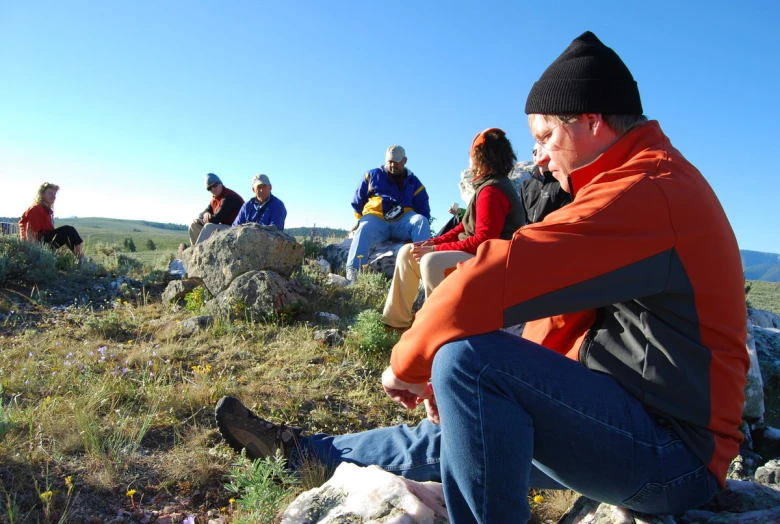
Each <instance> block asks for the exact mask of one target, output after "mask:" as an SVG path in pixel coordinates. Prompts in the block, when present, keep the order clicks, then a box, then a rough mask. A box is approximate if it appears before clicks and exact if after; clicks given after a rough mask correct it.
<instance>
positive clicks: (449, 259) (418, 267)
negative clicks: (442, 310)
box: [384, 244, 474, 329]
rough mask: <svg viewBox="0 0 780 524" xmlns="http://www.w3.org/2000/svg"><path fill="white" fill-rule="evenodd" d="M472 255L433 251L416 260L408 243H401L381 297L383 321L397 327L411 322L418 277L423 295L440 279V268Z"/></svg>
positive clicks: (429, 293) (442, 278)
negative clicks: (385, 298) (382, 297)
mask: <svg viewBox="0 0 780 524" xmlns="http://www.w3.org/2000/svg"><path fill="white" fill-rule="evenodd" d="M471 258H474V255H472V254H470V253H466V252H464V251H438V252H436V251H434V252H433V253H428V254H427V255H425V256H423V257H422V258H421V259H420V262H417V261H416V260H415V259H414V257H413V256H412V244H406V245H404V246H403V247H402V248H401V249H400V250H399V251H398V258H397V259H396V261H395V272H394V274H393V283H392V284H391V285H390V293H389V294H388V295H387V300H386V301H385V310H384V317H385V324H387V325H388V326H392V327H397V328H402V329H404V328H408V327H409V326H411V325H412V306H414V301H415V299H416V298H417V292H418V290H419V288H420V281H421V280H422V283H423V287H424V288H425V298H426V299H427V298H428V297H429V296H431V293H433V290H434V288H436V286H438V285H439V284H441V282H442V280H444V271H445V270H447V269H451V268H454V267H455V266H456V265H457V264H458V262H465V261H466V260H469V259H471Z"/></svg>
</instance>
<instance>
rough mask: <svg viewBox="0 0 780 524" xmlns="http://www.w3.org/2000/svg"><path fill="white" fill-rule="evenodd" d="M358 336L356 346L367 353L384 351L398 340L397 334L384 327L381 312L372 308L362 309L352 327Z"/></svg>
mask: <svg viewBox="0 0 780 524" xmlns="http://www.w3.org/2000/svg"><path fill="white" fill-rule="evenodd" d="M352 330H353V331H354V332H355V334H356V335H357V337H358V347H360V350H361V351H364V352H366V353H369V354H379V353H385V352H387V351H389V350H390V349H392V347H393V346H394V345H395V343H396V342H398V338H399V335H398V333H397V332H396V331H394V330H388V329H386V328H385V324H384V322H383V319H382V314H381V313H380V312H378V311H375V310H373V309H367V310H365V311H362V312H361V313H360V314H359V315H358V316H357V320H356V322H355V325H354V326H353V327H352Z"/></svg>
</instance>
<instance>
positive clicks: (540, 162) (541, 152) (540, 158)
mask: <svg viewBox="0 0 780 524" xmlns="http://www.w3.org/2000/svg"><path fill="white" fill-rule="evenodd" d="M534 163H535V164H536V165H537V166H546V165H547V164H549V163H550V155H549V153H547V150H546V149H545V148H543V147H542V146H536V155H535V156H534Z"/></svg>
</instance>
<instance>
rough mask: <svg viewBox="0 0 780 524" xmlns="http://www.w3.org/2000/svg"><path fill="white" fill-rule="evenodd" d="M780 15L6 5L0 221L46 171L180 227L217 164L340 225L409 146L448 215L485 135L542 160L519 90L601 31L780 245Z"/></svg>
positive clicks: (740, 227) (751, 235)
mask: <svg viewBox="0 0 780 524" xmlns="http://www.w3.org/2000/svg"><path fill="white" fill-rule="evenodd" d="M778 23H780V3H779V2H774V1H769V0H767V1H763V2H755V1H754V2H739V3H738V2H732V1H709V2H693V1H692V2H677V1H676V2H671V1H670V2H666V1H659V2H654V3H652V4H648V3H646V2H643V3H634V2H631V3H629V2H600V1H589V2H582V1H573V2H569V1H558V2H546V3H531V2H522V1H519V0H516V1H508V2H497V1H484V2H476V1H473V2H472V1H469V2H461V1H448V2H438V1H419V0H418V1H413V2H412V1H410V2H406V1H398V2H392V3H390V2H357V1H349V2H347V1H334V2H322V1H306V2H304V1H296V2H258V1H252V2H241V1H232V2H203V1H187V2H184V1H166V2H146V1H136V2H97V1H94V2H78V1H69V2H34V1H31V2H11V1H4V0H0V182H2V190H0V215H2V216H18V215H19V214H21V213H22V212H23V211H24V209H25V208H26V207H27V206H28V205H29V203H30V201H31V199H32V197H33V194H34V192H35V189H36V188H37V186H38V185H39V184H40V183H41V182H43V181H51V182H55V183H57V184H59V185H60V186H61V187H62V189H61V190H60V194H59V198H58V202H57V206H56V215H57V216H59V217H66V216H72V215H76V216H104V217H116V218H132V219H144V220H153V221H160V222H175V223H189V221H190V220H191V219H192V218H193V217H194V216H195V215H196V214H197V213H198V212H199V211H201V210H202V209H203V208H204V207H205V205H206V204H207V202H208V198H209V195H208V194H207V193H206V191H205V188H204V186H203V176H204V175H205V174H206V173H208V172H214V173H217V174H218V175H219V176H220V177H221V178H222V180H223V181H224V182H225V184H226V185H227V186H228V187H230V188H232V189H235V190H237V191H238V192H240V193H241V194H242V195H243V196H244V197H245V198H248V197H249V196H251V191H250V181H251V178H252V175H253V174H255V173H258V172H262V173H266V174H267V175H269V177H270V178H271V181H272V183H273V190H274V194H275V195H276V196H278V197H279V198H281V199H282V200H283V201H284V202H285V204H286V206H287V209H288V217H287V225H288V227H293V226H304V225H312V224H315V223H316V224H317V225H319V226H330V227H344V228H350V227H352V225H353V224H354V218H353V215H352V210H351V208H350V205H349V202H350V199H351V196H352V193H353V191H354V190H355V187H356V186H357V184H358V181H359V180H360V177H361V175H362V174H363V173H364V172H365V171H366V170H368V169H370V168H373V167H376V166H378V165H380V164H381V163H382V162H383V160H384V151H385V149H386V148H387V147H388V146H389V145H391V144H395V143H399V144H401V145H403V146H404V147H405V148H406V150H407V155H408V157H409V164H408V167H409V168H411V169H412V170H413V171H414V172H415V173H416V174H417V175H418V176H419V177H420V179H421V180H422V181H423V183H424V184H425V185H426V187H427V188H428V192H429V193H430V195H431V207H432V210H433V216H435V217H437V219H438V220H437V222H436V223H435V224H434V229H438V227H439V226H441V225H442V223H443V222H444V221H445V220H446V219H447V211H446V210H447V208H448V207H449V205H450V204H451V203H452V202H455V201H460V195H459V192H458V189H457V182H458V179H459V173H460V171H461V170H462V169H464V168H465V167H466V166H467V165H468V149H469V145H470V143H471V139H472V137H473V136H474V134H475V133H476V132H478V131H481V130H482V129H485V128H487V127H494V126H495V127H501V128H503V129H504V130H505V131H507V133H508V136H509V138H510V139H511V140H512V142H513V144H514V146H515V150H516V151H517V154H518V158H519V159H520V160H530V156H531V155H530V150H531V146H532V140H531V137H530V134H529V132H528V126H527V120H526V116H525V114H524V112H523V109H524V106H525V99H526V96H527V94H528V91H529V89H530V87H531V85H532V84H533V82H534V81H536V80H537V79H538V78H539V76H540V75H541V73H542V72H543V71H544V69H545V68H546V67H547V66H548V65H549V64H550V63H551V62H552V61H553V60H554V59H555V58H556V57H557V56H558V55H559V54H560V53H561V52H562V51H563V50H564V49H565V48H566V47H567V46H568V44H569V43H570V42H571V40H572V39H573V38H575V37H577V36H578V35H579V34H581V33H582V32H583V31H585V30H591V31H593V32H595V33H596V35H597V36H598V37H599V38H600V39H601V40H602V41H603V42H604V43H605V44H606V45H608V46H610V47H612V48H613V49H615V50H616V51H617V53H618V54H619V55H620V56H621V57H622V58H623V60H624V61H625V62H626V64H627V65H628V67H629V69H631V71H632V73H633V75H634V77H635V79H636V80H637V82H638V83H639V89H640V93H641V95H642V102H643V105H644V108H645V113H646V114H647V115H648V117H650V118H652V119H657V120H659V121H660V123H661V126H662V128H663V129H664V131H665V132H666V134H667V135H668V136H669V137H670V138H671V140H672V142H673V144H674V145H675V146H676V147H677V148H678V149H680V150H681V152H682V153H683V154H684V155H685V156H686V157H687V158H688V159H689V160H690V161H691V162H693V163H694V164H695V165H696V166H697V167H698V168H699V169H700V170H701V171H702V173H703V174H704V175H705V177H706V178H707V179H708V180H709V182H710V184H711V185H712V186H713V188H714V190H715V192H716V194H717V195H718V197H719V198H720V200H721V202H722V203H723V206H724V208H725V210H726V213H727V215H728V217H729V220H730V221H731V224H732V226H733V227H734V230H735V233H736V235H737V239H738V240H739V244H740V247H741V248H743V249H754V250H759V251H770V252H775V253H780V235H779V234H778V233H779V232H780V226H778V224H780V205H779V204H780V202H779V199H780V177H778V175H777V173H778V161H779V160H780V159H779V158H778V157H779V156H780V155H779V153H778V152H779V151H780V147H778V138H780V136H778V135H779V133H778V125H779V124H778V122H779V121H780V118H779V117H780V109H779V108H778V102H777V97H778V95H777V93H780V68H778V66H777V62H778V57H780V44H778V39H777V37H776V31H777V29H776V28H777V26H778ZM461 204H463V203H462V202H461Z"/></svg>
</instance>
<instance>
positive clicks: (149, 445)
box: [0, 273, 570, 522]
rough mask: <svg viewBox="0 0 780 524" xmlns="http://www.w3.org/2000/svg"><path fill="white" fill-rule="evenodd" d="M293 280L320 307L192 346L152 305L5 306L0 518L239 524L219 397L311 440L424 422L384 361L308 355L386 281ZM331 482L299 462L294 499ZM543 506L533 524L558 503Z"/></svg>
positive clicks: (211, 333) (220, 332)
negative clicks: (390, 382)
mask: <svg viewBox="0 0 780 524" xmlns="http://www.w3.org/2000/svg"><path fill="white" fill-rule="evenodd" d="M298 279H299V281H300V282H301V284H302V285H303V286H304V287H305V288H306V289H308V290H310V291H311V294H310V295H309V296H310V298H311V299H312V300H311V302H312V304H316V309H314V307H315V306H311V307H310V308H308V309H306V310H304V312H303V313H302V314H301V317H299V318H297V319H292V320H290V319H287V320H286V321H285V322H284V323H268V322H266V323H264V322H257V323H253V322H245V321H235V322H227V321H225V320H220V319H217V321H216V323H215V324H214V325H212V326H211V327H210V328H208V329H206V330H203V331H201V332H200V333H197V334H195V335H194V336H192V337H189V338H183V337H180V336H178V335H177V333H178V330H177V329H176V323H177V322H178V321H180V320H183V319H185V318H188V317H190V316H191V315H192V314H191V313H190V312H188V311H174V310H171V309H170V308H168V307H166V306H164V305H162V304H161V303H160V302H159V299H154V298H152V297H151V296H150V295H149V294H148V293H147V294H138V293H133V292H132V290H130V291H128V293H127V294H126V295H124V296H123V297H122V299H120V300H116V301H114V302H112V303H111V304H110V306H109V307H106V308H103V309H100V310H93V309H92V308H91V307H88V306H82V307H77V306H70V307H68V308H66V309H56V310H55V309H52V308H51V307H49V305H47V304H46V303H43V304H41V303H40V302H36V301H30V300H21V299H18V298H17V297H16V295H14V294H13V293H3V294H2V295H1V296H2V299H3V300H4V301H5V302H4V306H3V310H2V311H4V312H9V311H11V310H13V311H15V313H14V315H13V316H8V317H6V319H5V321H0V353H1V354H2V359H0V400H2V403H1V404H0V521H2V522H57V521H62V522H102V521H104V520H111V519H114V518H116V516H117V514H118V513H119V512H121V511H125V512H127V513H126V514H125V518H126V521H128V522H130V521H135V520H140V519H141V518H142V517H143V513H139V511H143V510H150V511H151V510H154V511H163V510H165V511H170V512H178V513H180V514H186V513H189V514H194V515H197V516H198V522H201V521H203V522H205V521H206V520H207V519H206V514H207V512H211V513H210V517H211V518H214V517H216V516H217V515H221V516H225V517H227V518H228V520H230V519H231V518H233V517H237V518H238V517H241V516H242V514H241V512H240V511H239V510H238V509H237V508H236V505H235V504H231V503H230V499H231V494H230V493H229V492H227V491H226V490H225V489H224V483H225V478H224V475H225V474H226V472H228V471H229V468H230V467H231V464H232V462H233V461H234V460H235V454H234V453H233V452H232V451H231V450H230V449H229V448H228V447H227V446H226V445H225V444H224V443H222V440H221V437H220V436H219V434H218V433H217V432H216V430H215V424H214V422H213V406H214V404H215V403H216V401H217V400H218V399H219V398H220V397H221V396H223V395H226V394H230V395H233V396H237V397H239V398H241V399H243V400H244V401H245V402H246V404H247V406H248V407H250V408H252V409H254V410H255V411H257V412H259V413H261V414H262V415H263V416H265V417H267V418H269V419H271V420H274V421H276V422H284V423H287V424H291V425H296V426H302V427H304V428H306V430H307V431H309V432H326V433H346V432H355V431H361V430H366V429H371V428H375V427H380V426H385V425H391V424H398V423H409V424H415V423H417V422H419V421H420V420H422V418H423V417H424V410H422V409H418V410H416V411H413V412H409V411H407V410H405V409H403V408H402V407H400V406H399V405H397V404H395V403H394V402H392V401H391V400H389V399H388V398H387V397H386V395H384V394H383V393H382V390H381V388H380V387H379V386H378V384H379V381H380V375H381V372H382V370H383V369H384V367H385V366H386V365H387V360H388V354H387V353H381V352H380V353H379V354H371V355H367V354H365V353H364V352H363V351H361V350H360V347H359V346H360V343H359V340H358V338H357V337H356V336H354V334H350V335H349V336H347V339H346V342H345V344H344V345H342V346H337V347H327V346H323V345H320V344H319V343H317V342H315V341H314V340H313V331H314V328H313V327H312V326H311V325H309V323H308V322H306V320H308V319H310V318H311V314H312V313H313V312H314V311H328V312H331V313H335V314H337V315H339V316H341V317H342V321H341V323H340V327H341V328H342V329H345V330H347V329H348V328H349V327H350V326H351V325H352V324H353V322H354V318H355V317H356V316H357V314H358V313H359V312H360V311H362V310H364V309H374V310H379V309H380V307H381V305H382V303H383V301H384V297H385V295H386V293H387V285H388V283H387V281H386V280H385V279H382V278H379V277H376V276H373V275H366V276H365V278H363V279H361V281H360V283H359V284H358V285H355V286H350V287H349V288H343V289H342V288H334V287H326V286H322V281H321V278H320V276H318V275H316V274H313V273H307V274H304V275H299V277H298ZM330 473H331V472H329V471H326V470H325V468H323V467H322V466H321V465H320V464H317V463H309V464H307V465H306V467H305V468H304V469H303V470H302V471H301V473H300V477H299V479H300V483H299V485H298V486H297V492H300V491H303V490H307V489H311V488H313V487H317V486H319V485H321V484H322V483H323V482H324V481H325V480H326V479H327V478H328V476H329V474H330ZM67 477H70V478H71V481H70V482H72V487H70V486H68V485H67V484H66V478H67ZM131 490H135V492H132V491H131ZM49 491H51V495H46V494H47V493H48V492H49ZM128 493H133V495H132V496H130V495H128ZM544 497H545V499H544V502H543V503H539V504H534V510H535V511H536V513H537V514H539V515H540V516H552V515H554V514H557V515H560V513H562V512H563V511H564V510H565V509H566V508H567V507H568V505H569V502H570V500H569V498H567V497H566V496H564V497H563V498H561V497H560V496H559V495H558V494H555V492H548V493H545V494H544ZM545 518H546V517H545ZM120 520H121V519H120ZM542 521H543V520H542ZM542 521H540V522H542Z"/></svg>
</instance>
